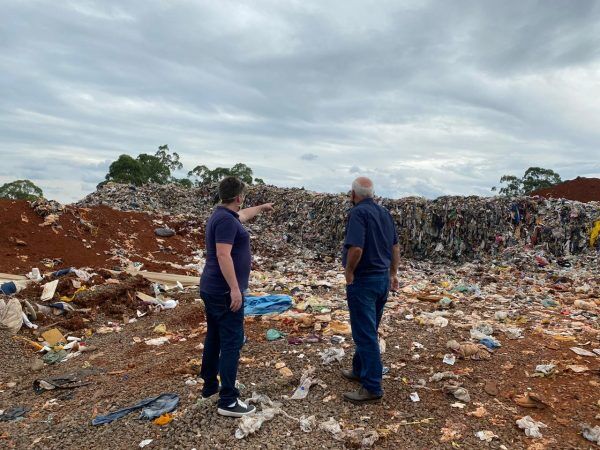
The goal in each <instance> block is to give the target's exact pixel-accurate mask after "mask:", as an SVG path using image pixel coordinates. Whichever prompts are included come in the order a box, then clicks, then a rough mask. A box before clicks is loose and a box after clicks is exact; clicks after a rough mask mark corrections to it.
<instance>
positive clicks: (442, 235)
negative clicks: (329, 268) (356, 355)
mask: <svg viewBox="0 0 600 450" xmlns="http://www.w3.org/2000/svg"><path fill="white" fill-rule="evenodd" d="M378 201H379V202H380V203H381V204H382V205H384V206H385V207H387V208H388V209H389V210H390V211H391V213H392V215H393V217H394V218H395V219H396V223H397V226H398V230H399V234H400V245H401V251H402V254H403V255H404V256H406V257H409V258H420V259H433V260H444V259H446V260H447V259H454V260H468V259H476V258H484V257H490V256H491V257H494V258H504V257H507V258H510V259H512V258H513V257H514V255H515V254H518V253H519V252H520V251H521V249H522V248H524V247H525V248H529V249H535V250H537V251H538V253H539V252H542V253H546V254H547V255H553V256H554V257H569V256H571V255H575V254H580V253H584V252H586V251H589V250H592V251H594V252H595V251H597V249H598V248H599V247H600V239H598V233H599V232H600V203H599V202H590V203H581V202H577V201H570V200H564V199H544V198H541V197H521V198H517V199H508V198H503V197H475V196H471V197H456V196H454V197H452V196H446V197H440V198H437V199H435V200H427V199H425V198H421V197H407V198H402V199H397V200H393V199H385V198H382V199H378ZM264 202H272V203H275V205H276V209H275V211H274V212H273V213H272V214H269V215H263V216H261V217H259V218H258V219H257V220H256V222H255V223H254V224H252V225H251V226H250V229H251V230H252V231H254V232H256V233H261V241H262V242H261V243H260V244H259V245H263V246H265V250H267V251H269V252H273V251H274V252H276V253H281V252H284V251H294V250H296V251H300V252H303V253H304V256H305V257H313V258H315V257H323V256H325V255H328V256H330V257H331V256H333V257H335V256H337V255H338V254H339V251H340V247H341V243H342V240H343V236H344V229H345V219H346V214H347V211H348V209H349V208H350V207H351V205H350V204H349V203H348V200H347V198H346V197H344V196H342V195H335V194H322V193H315V192H310V191H307V190H304V189H297V188H290V189H288V188H277V187H274V186H253V187H251V188H250V190H249V193H248V197H247V200H246V204H247V205H249V206H251V205H255V204H260V203H264ZM214 204H215V187H214V186H212V187H211V186H204V187H198V188H192V189H186V188H183V187H181V186H179V185H173V184H171V185H156V184H150V185H146V186H141V187H136V186H130V185H121V184H114V183H108V184H105V185H103V186H101V187H100V188H99V189H98V190H97V191H96V192H94V193H92V194H90V195H88V196H87V197H85V198H84V199H83V200H81V201H80V202H79V203H78V205H79V206H85V207H88V206H94V205H108V206H110V207H111V208H116V209H121V210H128V211H129V210H131V211H140V210H141V211H155V212H160V213H166V214H171V215H190V216H193V217H194V218H195V219H196V220H198V219H200V220H204V219H206V217H208V215H209V214H210V212H211V210H212V208H213V205H214ZM265 242H266V243H267V244H265Z"/></svg>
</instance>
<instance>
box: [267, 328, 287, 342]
mask: <svg viewBox="0 0 600 450" xmlns="http://www.w3.org/2000/svg"><path fill="white" fill-rule="evenodd" d="M266 336H267V341H276V340H277V339H281V338H282V337H283V336H285V334H283V333H282V332H281V331H279V330H276V329H275V328H269V329H268V330H267V333H266Z"/></svg>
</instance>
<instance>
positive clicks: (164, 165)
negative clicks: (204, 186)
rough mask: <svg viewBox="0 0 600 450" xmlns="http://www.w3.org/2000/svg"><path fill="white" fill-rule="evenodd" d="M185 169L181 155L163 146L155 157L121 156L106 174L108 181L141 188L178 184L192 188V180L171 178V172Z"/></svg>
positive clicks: (140, 155) (146, 155) (144, 155)
mask: <svg viewBox="0 0 600 450" xmlns="http://www.w3.org/2000/svg"><path fill="white" fill-rule="evenodd" d="M181 168H183V164H182V163H181V162H180V161H179V154H177V153H176V152H173V153H171V152H170V150H169V146H168V145H166V144H165V145H161V146H160V147H158V150H157V151H156V153H155V154H154V155H149V154H147V153H141V154H139V155H138V156H137V158H132V157H131V156H129V155H121V156H119V158H118V159H117V160H116V161H114V162H113V163H112V164H111V165H110V167H109V169H108V173H107V174H106V177H105V178H106V180H107V181H114V182H115V183H129V184H135V185H136V186H141V185H143V184H146V183H158V184H166V183H170V182H173V183H178V184H181V185H182V186H185V187H191V185H192V182H191V180H187V181H184V180H186V179H185V178H184V179H177V178H175V177H172V176H171V171H174V170H179V169H181Z"/></svg>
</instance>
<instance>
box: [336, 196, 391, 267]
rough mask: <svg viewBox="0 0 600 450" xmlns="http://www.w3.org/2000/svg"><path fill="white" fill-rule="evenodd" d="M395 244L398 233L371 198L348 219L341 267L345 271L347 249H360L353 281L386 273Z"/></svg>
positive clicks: (389, 215)
mask: <svg viewBox="0 0 600 450" xmlns="http://www.w3.org/2000/svg"><path fill="white" fill-rule="evenodd" d="M397 243H398V233H397V232H396V225H395V223H394V219H393V218H392V215H391V214H390V213H389V211H388V210H387V209H385V208H384V207H382V206H380V205H378V204H377V203H375V202H374V201H373V199H372V198H367V199H365V200H363V201H361V202H360V203H358V204H357V205H356V206H355V207H354V208H352V209H351V210H350V213H349V215H348V223H347V224H346V240H345V241H344V250H343V253H342V264H343V265H344V267H346V262H347V259H348V249H349V248H350V247H360V248H362V250H363V253H362V257H361V258H360V261H359V262H358V265H357V266H356V270H355V271H354V276H355V277H361V276H365V275H379V274H385V273H388V272H389V270H390V264H391V262H392V247H393V246H394V245H395V244H397Z"/></svg>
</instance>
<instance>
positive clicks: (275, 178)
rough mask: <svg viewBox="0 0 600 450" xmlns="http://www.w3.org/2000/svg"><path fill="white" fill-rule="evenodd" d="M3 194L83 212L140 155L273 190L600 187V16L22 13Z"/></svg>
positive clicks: (224, 7)
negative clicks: (577, 182) (32, 196)
mask: <svg viewBox="0 0 600 450" xmlns="http://www.w3.org/2000/svg"><path fill="white" fill-rule="evenodd" d="M2 15H3V17H4V20H3V21H2V26H1V27H0V88H1V96H0V156H1V157H2V158H1V161H2V163H1V164H0V183H4V182H7V181H12V180H14V179H17V178H28V179H31V180H33V181H34V182H35V183H37V184H38V185H40V186H41V187H42V188H43V189H44V191H45V193H46V195H47V196H48V197H50V198H55V199H58V200H61V201H63V202H69V201H74V200H77V199H79V198H81V197H83V196H84V195H85V194H87V193H89V192H91V191H93V190H94V188H95V186H96V184H97V183H98V182H100V181H102V180H103V178H104V175H105V174H106V172H107V168H108V165H109V164H110V162H111V161H112V160H114V159H116V158H117V157H118V156H119V155H120V154H122V153H128V154H131V155H134V156H135V155H137V154H138V153H152V152H154V151H155V150H156V148H157V147H158V146H159V145H161V144H168V145H169V147H170V148H171V149H172V150H174V151H177V152H179V154H180V155H182V161H183V163H184V164H185V166H186V168H187V169H190V168H192V167H194V166H196V165H198V164H205V165H208V166H209V167H211V168H212V167H215V166H229V165H233V164H235V163H237V162H244V163H246V164H248V165H249V166H251V167H252V168H253V169H254V171H255V174H256V175H257V176H259V177H262V178H264V179H265V180H266V181H267V182H268V183H272V184H277V185H282V186H305V187H306V188H308V189H313V190H318V191H331V192H339V191H345V190H347V186H348V184H349V183H350V182H351V180H352V179H353V178H354V177H355V176H356V175H358V174H366V175H368V176H370V177H372V178H373V179H374V181H375V183H376V190H377V192H378V194H381V195H386V196H393V197H398V196H404V195H412V194H418V195H424V196H426V197H436V196H438V195H442V194H480V195H489V193H490V190H489V189H490V187H491V186H492V185H494V184H496V182H497V180H498V179H499V178H500V176H501V175H503V174H506V173H514V174H519V173H522V172H523V171H524V170H525V169H526V168H527V167H529V166H532V165H537V166H542V167H548V168H552V169H554V170H556V171H558V172H559V173H560V174H561V175H562V176H563V178H565V179H568V178H573V177H575V176H578V175H581V176H600V101H599V100H598V99H600V2H598V1H593V0H592V1H586V0H572V1H568V0H555V1H545V0H540V1H524V0H515V1H501V2H500V1H480V0H473V1H459V0H458V1H457V0H454V1H446V0H442V1H406V0H405V1H385V0H377V1H376V2H367V1H350V0H341V1H335V0H327V1H323V0H317V1H309V0H301V1H281V0H272V1H257V0H253V1H248V2H232V1H226V0H219V1H214V0H211V1H201V0H193V1H191V0H190V1H176V0H172V1H155V0H137V1H135V0H133V1H127V2H122V1H108V0H99V1H97V2H94V1H85V0H73V1H68V0H61V1H58V2H57V1H34V0H14V1H13V0H4V1H3V2H2Z"/></svg>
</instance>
